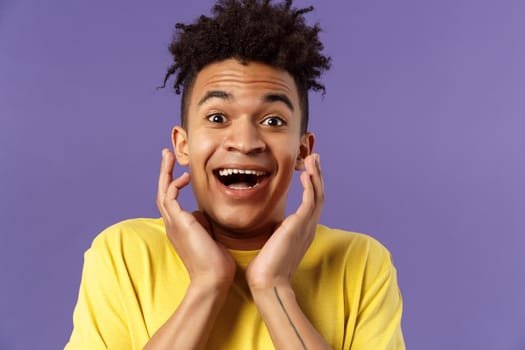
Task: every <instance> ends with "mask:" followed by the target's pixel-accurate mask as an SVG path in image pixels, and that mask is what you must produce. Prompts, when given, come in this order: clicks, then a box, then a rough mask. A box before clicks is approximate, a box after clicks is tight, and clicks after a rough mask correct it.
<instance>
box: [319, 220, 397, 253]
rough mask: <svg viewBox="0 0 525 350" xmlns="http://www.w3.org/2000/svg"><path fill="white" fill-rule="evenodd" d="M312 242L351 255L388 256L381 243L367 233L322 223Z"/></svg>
mask: <svg viewBox="0 0 525 350" xmlns="http://www.w3.org/2000/svg"><path fill="white" fill-rule="evenodd" d="M314 243H315V245H317V246H321V247H323V248H325V249H334V250H337V251H340V252H341V253H344V254H347V255H352V256H362V257H373V258H379V257H385V256H388V257H389V256H390V253H389V251H388V250H387V248H386V247H385V246H384V245H383V244H381V243H380V242H379V241H378V240H376V239H375V238H373V237H371V236H369V235H367V234H364V233H359V232H353V231H345V230H340V229H334V228H330V227H328V226H324V225H318V226H317V229H316V235H315V239H314Z"/></svg>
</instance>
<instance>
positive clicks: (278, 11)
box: [163, 0, 330, 133]
mask: <svg viewBox="0 0 525 350" xmlns="http://www.w3.org/2000/svg"><path fill="white" fill-rule="evenodd" d="M312 10H313V6H310V7H307V8H302V9H296V8H292V0H286V1H284V3H279V4H271V0H263V1H260V0H218V1H217V3H216V4H215V5H214V6H213V8H212V15H213V16H212V17H207V16H204V15H202V16H200V17H199V18H198V19H197V20H195V21H194V22H193V23H192V24H184V23H177V24H176V25H175V28H176V30H175V36H174V39H173V41H172V42H171V44H170V46H169V51H170V52H171V54H172V55H173V60H174V63H173V64H172V65H171V66H170V67H169V68H168V71H167V73H166V75H165V77H164V85H163V86H166V82H167V81H168V79H169V78H170V76H172V75H176V78H175V83H174V85H173V87H174V88H175V92H176V93H177V94H180V93H181V88H182V103H181V116H182V121H181V122H182V126H183V127H184V126H185V124H186V119H187V104H188V94H189V93H190V92H191V89H192V87H193V83H194V81H195V77H196V75H197V74H198V72H199V71H200V70H201V69H203V68H204V67H205V66H207V65H208V64H211V63H215V62H219V61H222V60H226V59H229V58H236V59H238V60H239V61H240V62H241V63H243V64H246V63H248V62H259V63H264V64H267V65H269V66H272V67H274V68H277V69H283V70H285V71H287V72H288V73H289V74H290V75H291V76H292V77H293V78H294V80H295V83H296V85H297V89H298V93H299V96H300V100H301V102H300V103H301V110H302V122H301V130H302V132H303V133H304V132H305V131H306V128H307V125H308V90H310V89H311V90H315V91H322V92H323V94H324V92H325V87H324V85H322V84H321V83H319V81H318V78H319V77H320V76H321V73H322V72H323V71H325V70H328V69H329V68H330V57H327V56H324V55H323V54H322V53H321V52H322V50H323V44H322V43H321V42H320V40H319V37H318V34H319V32H320V31H321V29H320V27H319V25H318V24H315V25H314V26H308V25H306V23H305V18H304V16H303V15H304V14H305V13H308V12H310V11H312Z"/></svg>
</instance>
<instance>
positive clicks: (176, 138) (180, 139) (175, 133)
mask: <svg viewBox="0 0 525 350" xmlns="http://www.w3.org/2000/svg"><path fill="white" fill-rule="evenodd" d="M171 142H172V143H173V150H174V151H175V156H176V157H177V162H178V163H179V164H180V165H182V166H188V164H189V158H190V157H189V152H188V133H187V132H186V130H184V128H182V127H180V126H176V127H174V128H173V130H172V131H171Z"/></svg>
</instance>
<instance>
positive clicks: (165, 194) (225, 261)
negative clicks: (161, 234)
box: [157, 149, 235, 289]
mask: <svg viewBox="0 0 525 350" xmlns="http://www.w3.org/2000/svg"><path fill="white" fill-rule="evenodd" d="M174 166H175V155H174V154H173V152H172V151H171V150H169V149H164V150H163V151H162V163H161V166H160V175H159V184H158V193H157V207H158V209H159V211H160V213H161V215H162V218H163V219H164V225H165V227H166V233H167V235H168V238H169V240H170V242H171V244H172V245H173V247H174V248H175V251H176V252H177V254H178V255H179V257H180V258H181V260H182V262H183V263H184V265H185V267H186V269H187V271H188V273H189V275H190V279H191V285H192V286H198V287H200V288H205V289H207V288H218V289H223V288H229V287H230V285H231V283H232V281H233V278H234V276H235V261H234V260H233V258H232V256H231V255H230V253H229V252H228V250H227V249H226V248H225V247H224V246H223V245H221V244H220V243H218V242H216V241H215V240H214V239H213V237H212V228H211V226H210V224H209V222H208V220H207V219H206V217H205V216H204V215H203V214H202V213H201V212H199V211H196V212H193V213H189V212H187V211H185V210H184V209H182V207H181V206H180V204H179V202H178V201H177V196H178V194H179V191H180V190H181V189H182V188H184V187H185V186H187V185H188V184H189V183H190V175H189V174H188V173H184V174H182V175H181V176H180V177H178V178H176V179H175V180H174V179H173V175H172V174H173V168H174Z"/></svg>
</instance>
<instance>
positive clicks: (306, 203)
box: [296, 171, 315, 218]
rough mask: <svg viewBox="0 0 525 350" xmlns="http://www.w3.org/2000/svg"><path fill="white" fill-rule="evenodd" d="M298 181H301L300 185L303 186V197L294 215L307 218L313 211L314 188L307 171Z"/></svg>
mask: <svg viewBox="0 0 525 350" xmlns="http://www.w3.org/2000/svg"><path fill="white" fill-rule="evenodd" d="M299 179H300V180H301V185H303V197H302V201H301V204H300V205H299V208H297V211H296V214H297V215H299V216H301V217H302V218H308V217H310V216H311V214H312V212H313V210H314V209H315V194H314V188H313V184H312V180H311V176H310V174H309V173H308V171H304V172H302V173H301V176H300V177H299Z"/></svg>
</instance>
